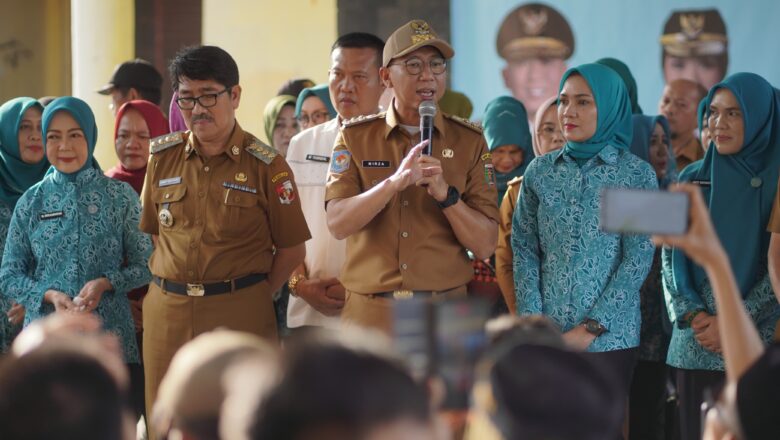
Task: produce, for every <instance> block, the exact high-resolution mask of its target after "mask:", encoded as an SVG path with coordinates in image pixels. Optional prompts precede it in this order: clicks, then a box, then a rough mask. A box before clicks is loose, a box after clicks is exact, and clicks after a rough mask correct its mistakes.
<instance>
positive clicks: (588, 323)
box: [582, 318, 607, 336]
mask: <svg viewBox="0 0 780 440" xmlns="http://www.w3.org/2000/svg"><path fill="white" fill-rule="evenodd" d="M582 325H584V326H585V330H587V332H588V333H590V334H592V335H595V336H601V335H602V334H604V332H606V331H607V328H606V327H604V326H603V325H601V323H600V322H598V321H596V320H595V319H590V318H587V319H585V320H584V321H582Z"/></svg>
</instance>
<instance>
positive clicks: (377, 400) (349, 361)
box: [252, 337, 432, 440]
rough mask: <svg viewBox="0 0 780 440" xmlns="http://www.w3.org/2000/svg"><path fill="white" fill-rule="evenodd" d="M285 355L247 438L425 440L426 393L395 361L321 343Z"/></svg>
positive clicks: (427, 430)
mask: <svg viewBox="0 0 780 440" xmlns="http://www.w3.org/2000/svg"><path fill="white" fill-rule="evenodd" d="M287 353H288V357H287V359H286V362H285V365H283V366H282V371H284V377H283V379H282V380H281V382H280V384H279V385H278V386H277V387H276V388H275V389H273V390H272V391H271V392H270V394H269V395H268V397H267V399H266V400H265V402H264V404H263V405H262V406H261V407H260V409H259V411H258V413H257V417H256V419H255V424H254V428H253V430H252V438H254V439H268V438H273V439H278V440H285V439H289V440H308V439H315V438H316V439H318V440H323V439H324V440H328V439H347V440H351V439H354V440H358V439H361V440H362V439H372V438H376V436H379V435H381V436H382V438H398V439H416V438H430V435H431V429H432V427H431V410H430V407H429V402H428V396H427V393H426V391H425V389H424V388H423V387H422V386H420V385H419V384H417V383H416V382H415V381H414V380H413V379H412V377H411V375H410V374H409V373H408V372H407V371H406V370H405V368H404V367H403V366H402V365H401V364H400V362H397V361H396V360H394V359H392V358H391V357H388V356H385V355H384V354H383V353H380V352H378V351H376V350H371V349H365V350H364V349H361V348H355V347H354V346H351V345H350V344H349V343H344V341H343V339H341V340H336V339H330V338H322V337H314V338H313V339H310V340H308V341H301V343H300V345H299V346H297V347H290V349H289V350H288V352H287Z"/></svg>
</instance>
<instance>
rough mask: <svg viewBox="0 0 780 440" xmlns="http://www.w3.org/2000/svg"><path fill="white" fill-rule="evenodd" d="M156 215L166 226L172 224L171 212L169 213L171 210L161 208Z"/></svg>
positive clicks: (168, 226)
mask: <svg viewBox="0 0 780 440" xmlns="http://www.w3.org/2000/svg"><path fill="white" fill-rule="evenodd" d="M158 217H159V218H160V224H161V225H163V226H165V227H166V228H170V227H171V226H173V214H171V211H169V210H168V208H163V209H161V210H160V213H159V214H158Z"/></svg>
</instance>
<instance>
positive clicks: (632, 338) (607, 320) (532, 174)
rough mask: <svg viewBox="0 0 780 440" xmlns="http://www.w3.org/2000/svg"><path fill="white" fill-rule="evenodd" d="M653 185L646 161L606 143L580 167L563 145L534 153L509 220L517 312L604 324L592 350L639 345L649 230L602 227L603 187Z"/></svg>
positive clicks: (566, 325)
mask: <svg viewBox="0 0 780 440" xmlns="http://www.w3.org/2000/svg"><path fill="white" fill-rule="evenodd" d="M607 187H618V188H642V189H654V188H657V187H658V181H657V179H656V176H655V172H653V169H652V168H651V166H650V165H649V164H648V163H647V162H645V161H643V160H641V159H639V158H638V157H636V156H634V155H633V154H631V153H629V152H628V151H625V150H620V149H618V148H615V147H613V146H611V145H607V146H605V147H604V148H603V149H602V150H601V151H600V152H599V153H598V154H596V155H595V156H593V158H591V159H589V160H588V161H587V162H585V163H583V165H582V167H580V166H579V165H578V163H577V162H576V161H575V159H574V158H572V157H571V156H570V155H569V154H568V153H566V152H565V150H561V151H558V152H553V153H549V154H546V155H544V156H542V157H539V158H536V159H535V160H534V161H533V162H532V163H531V165H530V166H529V167H528V170H527V171H526V173H525V177H524V180H523V186H522V188H521V192H520V198H519V201H518V207H517V209H516V210H515V214H514V218H513V222H512V249H513V252H514V276H515V295H516V297H517V311H518V313H519V314H539V313H541V314H544V315H547V316H548V317H550V318H551V319H553V320H554V321H555V322H556V323H557V324H558V325H559V326H560V327H561V330H562V331H564V332H566V331H569V330H571V329H572V328H574V327H575V326H576V325H578V324H580V323H581V322H582V321H583V320H584V319H586V318H590V319H595V320H597V321H598V322H599V323H601V324H602V325H604V326H605V327H606V328H607V332H606V333H604V334H602V335H601V336H599V337H597V338H596V339H595V340H594V341H593V343H592V344H591V345H590V346H589V347H588V351H591V352H603V351H612V350H621V349H626V348H631V347H636V346H638V345H639V332H640V321H641V315H640V310H639V289H640V288H641V287H642V284H643V283H644V281H645V278H646V277H647V274H648V272H649V270H650V266H651V264H652V262H653V253H654V246H653V244H652V242H651V241H650V238H649V237H647V236H638V235H625V236H621V235H618V234H608V233H605V232H602V231H601V230H600V229H599V206H600V198H601V191H602V190H603V189H604V188H607Z"/></svg>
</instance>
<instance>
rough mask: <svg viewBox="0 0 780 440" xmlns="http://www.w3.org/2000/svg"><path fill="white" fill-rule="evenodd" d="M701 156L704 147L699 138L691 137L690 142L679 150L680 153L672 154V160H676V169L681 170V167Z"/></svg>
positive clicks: (702, 155) (702, 156)
mask: <svg viewBox="0 0 780 440" xmlns="http://www.w3.org/2000/svg"><path fill="white" fill-rule="evenodd" d="M702 158H704V149H703V148H702V147H701V143H699V140H698V139H696V137H692V138H691V140H690V142H688V144H687V145H686V146H685V147H683V149H682V150H680V153H679V154H675V156H674V160H675V162H677V171H678V172H679V171H682V170H683V168H685V167H687V166H688V165H690V164H692V163H694V162H696V161H697V160H700V159H702Z"/></svg>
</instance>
